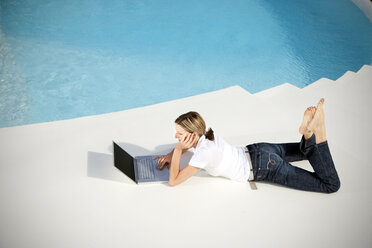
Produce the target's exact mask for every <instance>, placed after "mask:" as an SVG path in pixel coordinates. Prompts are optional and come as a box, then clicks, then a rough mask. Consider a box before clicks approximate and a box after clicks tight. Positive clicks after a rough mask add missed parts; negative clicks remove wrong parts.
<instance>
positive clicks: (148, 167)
mask: <svg viewBox="0 0 372 248" xmlns="http://www.w3.org/2000/svg"><path fill="white" fill-rule="evenodd" d="M112 143H113V146H114V166H115V167H116V168H118V169H119V170H120V171H121V172H123V173H124V174H125V175H127V176H128V177H129V178H130V179H132V180H133V181H134V182H135V183H137V184H141V183H155V182H168V180H169V170H168V168H163V169H162V170H159V169H158V167H157V166H156V162H157V160H154V158H156V157H157V156H160V155H152V156H137V157H132V156H131V155H130V154H129V153H127V152H126V151H125V150H124V149H123V148H121V147H120V146H119V145H117V144H116V143H115V142H112Z"/></svg>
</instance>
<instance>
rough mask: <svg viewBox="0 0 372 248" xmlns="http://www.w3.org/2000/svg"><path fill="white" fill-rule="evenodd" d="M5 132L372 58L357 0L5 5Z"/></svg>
mask: <svg viewBox="0 0 372 248" xmlns="http://www.w3.org/2000/svg"><path fill="white" fill-rule="evenodd" d="M0 8H1V10H0V11H1V19H0V20H1V22H0V28H1V29H0V57H1V59H0V63H1V64H0V66H1V68H0V73H1V74H0V127H8V126H15V125H23V124H30V123H38V122H45V121H54V120H62V119H69V118H75V117H80V116H87V115H95V114H101V113H108V112H113V111H119V110H125V109H130V108H134V107H139V106H145V105H150V104H154V103H159V102H163V101H168V100H173V99H177V98H181V97H186V96H192V95H196V94H200V93H204V92H208V91H213V90H218V89H222V88H225V87H229V86H232V85H240V86H241V87H243V88H245V89H246V90H248V91H249V92H251V93H256V92H259V91H261V90H264V89H268V88H271V87H274V86H276V85H280V84H282V83H284V82H289V83H291V84H293V85H296V86H298V87H304V86H306V85H308V84H310V83H312V82H314V81H316V80H317V79H319V78H321V77H328V78H330V79H337V78H338V77H340V76H341V75H342V74H343V73H344V72H345V71H347V70H352V71H356V70H358V69H359V68H360V67H361V66H362V65H364V64H371V62H372V42H370V41H371V40H372V25H371V23H370V22H369V21H368V19H367V18H366V17H365V16H364V14H363V13H362V12H361V11H360V10H359V9H358V8H357V7H356V6H355V5H354V4H353V3H352V2H351V0H329V1H322V0H315V1H290V0H282V1H278V0H276V1H274V0H245V1H227V0H220V1H211V0H208V1H149V0H143V1H140V0H136V1H110V4H108V3H107V1H102V0H91V1H87V0H83V1H72V0H68V1H57V0H47V1H44V0H43V1H42V0H34V1H26V0H16V1H14V0H12V1H10V0H2V1H1V3H0Z"/></svg>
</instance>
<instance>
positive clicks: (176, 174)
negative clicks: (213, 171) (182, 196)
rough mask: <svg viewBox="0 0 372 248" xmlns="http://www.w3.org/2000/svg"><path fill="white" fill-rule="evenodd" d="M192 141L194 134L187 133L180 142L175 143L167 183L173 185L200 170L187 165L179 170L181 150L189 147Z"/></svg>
mask: <svg viewBox="0 0 372 248" xmlns="http://www.w3.org/2000/svg"><path fill="white" fill-rule="evenodd" d="M193 142H194V136H193V135H192V134H188V135H185V137H183V139H182V140H181V142H179V143H177V145H176V147H175V148H174V150H173V155H172V161H171V165H170V168H169V185H171V186H175V185H177V184H180V183H182V182H184V181H185V180H186V179H188V178H190V177H191V176H192V175H194V174H195V173H196V172H197V171H199V170H200V169H199V168H197V167H193V166H191V165H187V166H185V168H183V169H182V170H181V171H180V162H181V155H182V151H183V150H185V149H186V150H187V149H189V148H191V147H192V144H193Z"/></svg>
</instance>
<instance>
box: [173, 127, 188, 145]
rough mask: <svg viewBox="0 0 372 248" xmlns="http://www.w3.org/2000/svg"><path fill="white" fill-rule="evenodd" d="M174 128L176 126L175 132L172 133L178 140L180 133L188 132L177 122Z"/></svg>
mask: <svg viewBox="0 0 372 248" xmlns="http://www.w3.org/2000/svg"><path fill="white" fill-rule="evenodd" d="M175 128H176V134H175V135H174V137H175V138H176V139H178V141H181V138H182V135H184V134H185V133H188V132H187V131H186V130H185V129H183V128H182V127H181V126H180V125H178V124H177V123H176V124H175Z"/></svg>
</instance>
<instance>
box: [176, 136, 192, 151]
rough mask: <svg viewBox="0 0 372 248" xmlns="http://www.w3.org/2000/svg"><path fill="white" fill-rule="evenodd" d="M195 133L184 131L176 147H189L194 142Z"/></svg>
mask: <svg viewBox="0 0 372 248" xmlns="http://www.w3.org/2000/svg"><path fill="white" fill-rule="evenodd" d="M195 139H196V134H194V133H186V134H184V135H183V137H182V138H181V141H180V142H178V143H177V145H176V148H180V149H182V150H187V149H190V148H191V147H192V146H193V145H194V142H195Z"/></svg>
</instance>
